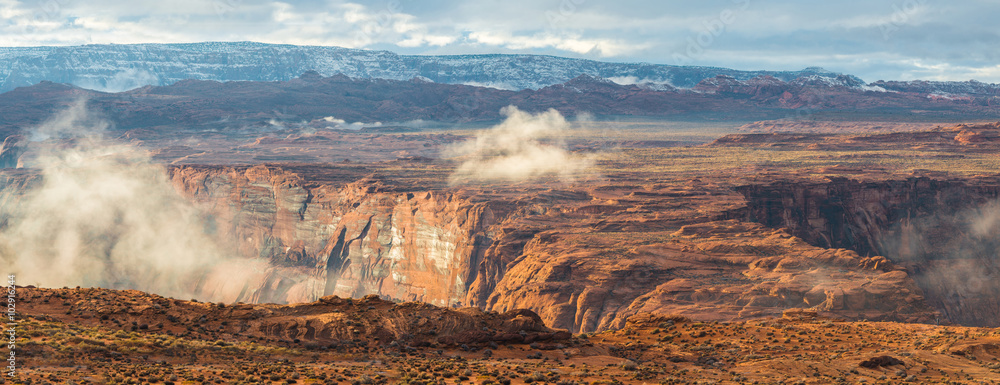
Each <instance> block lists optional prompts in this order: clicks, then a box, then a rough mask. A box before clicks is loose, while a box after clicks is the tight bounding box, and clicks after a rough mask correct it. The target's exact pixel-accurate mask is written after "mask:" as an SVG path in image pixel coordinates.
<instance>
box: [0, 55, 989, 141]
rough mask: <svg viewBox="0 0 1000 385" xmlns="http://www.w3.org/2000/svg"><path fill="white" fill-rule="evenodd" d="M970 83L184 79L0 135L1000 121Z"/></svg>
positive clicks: (23, 92)
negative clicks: (51, 125) (554, 113)
mask: <svg viewBox="0 0 1000 385" xmlns="http://www.w3.org/2000/svg"><path fill="white" fill-rule="evenodd" d="M950 85H951V86H955V87H957V85H956V84H950ZM966 85H967V86H968V87H967V88H953V89H950V90H951V91H952V92H962V93H963V94H962V95H963V96H956V94H941V93H937V92H939V91H937V90H939V89H940V88H939V87H936V86H935V85H934V84H933V83H895V82H882V83H877V84H875V83H873V85H867V84H864V83H862V82H859V81H858V80H857V79H856V78H854V77H851V76H846V75H839V76H835V77H829V76H823V75H809V76H803V77H799V78H796V79H793V80H791V81H784V80H781V79H778V78H776V77H772V76H758V77H754V78H750V79H747V80H739V79H737V78H734V77H731V76H728V75H717V76H715V77H712V78H708V79H704V80H702V81H700V82H698V83H697V84H695V85H694V86H693V87H691V88H688V89H679V88H675V87H670V86H664V85H658V84H641V85H622V84H618V83H615V82H612V81H609V80H607V79H602V78H597V77H593V76H590V75H580V76H577V77H576V78H573V79H570V80H569V81H567V82H564V83H561V84H555V85H551V86H546V87H542V88H539V89H537V90H531V89H525V90H520V91H510V90H501V89H496V88H490V87H476V86H468V85H456V84H442V83H435V82H430V81H426V80H422V79H420V78H416V79H411V80H388V79H357V78H350V77H347V76H344V75H335V76H328V77H325V76H323V75H321V74H319V73H317V72H315V71H308V72H306V73H304V74H302V75H301V76H299V77H296V78H294V79H292V80H288V81H268V82H258V81H243V82H217V81H208V80H182V81H179V82H176V83H173V84H171V85H168V86H145V87H141V88H137V89H134V90H130V91H126V92H119V93H106V92H98V91H93V90H87V89H83V88H80V87H76V86H73V85H67V84H60V83H53V82H49V81H45V82H41V83H39V84H36V85H33V86H29V87H20V88H17V89H15V90H12V91H9V92H6V93H2V94H0V135H10V134H17V133H20V132H21V131H22V130H23V129H24V128H25V127H31V126H33V125H36V124H38V123H41V122H42V120H44V119H46V118H47V117H49V116H50V115H51V114H52V113H53V112H55V111H57V110H59V109H62V108H65V107H66V106H68V105H70V104H72V103H74V102H75V101H77V100H80V99H81V98H82V99H86V100H87V102H88V107H89V108H90V109H91V110H93V111H98V112H100V113H101V114H102V115H103V117H104V118H106V119H108V120H109V121H110V122H112V123H113V127H114V129H116V130H119V131H130V130H131V131H134V132H133V134H135V135H140V136H142V135H172V134H173V133H176V132H179V131H187V132H198V131H210V132H220V131H222V132H225V131H234V132H235V131H246V130H251V131H269V130H277V129H282V128H303V129H324V128H333V129H336V128H344V129H358V128H361V127H363V126H369V127H370V126H377V125H380V124H384V125H395V126H398V127H405V126H407V125H408V124H414V123H413V121H421V120H422V121H424V123H426V121H434V122H490V121H496V120H498V119H500V118H501V116H500V114H499V111H500V109H501V108H503V107H504V106H508V105H515V106H518V107H519V108H521V109H523V110H527V111H543V110H546V109H549V108H554V109H556V110H559V111H561V112H562V113H564V114H565V115H567V116H573V115H577V114H582V113H586V114H592V115H595V116H597V117H616V116H649V117H662V118H670V119H683V120H702V121H721V120H730V121H733V120H738V121H757V120H768V119H813V120H876V121H877V120H891V121H918V122H919V121H934V122H940V121H970V120H1000V108H998V107H997V106H998V105H1000V97H998V96H997V95H996V93H995V91H993V90H992V89H990V88H982V87H980V88H977V87H978V85H976V84H966ZM417 124H419V123H417ZM135 130H138V131H135ZM143 133H144V134H143ZM0 137H3V136H0Z"/></svg>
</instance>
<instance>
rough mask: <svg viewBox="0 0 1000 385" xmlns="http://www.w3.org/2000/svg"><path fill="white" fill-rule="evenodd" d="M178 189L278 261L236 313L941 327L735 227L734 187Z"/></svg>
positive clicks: (881, 263) (823, 253) (179, 176)
mask: <svg viewBox="0 0 1000 385" xmlns="http://www.w3.org/2000/svg"><path fill="white" fill-rule="evenodd" d="M171 177H172V181H173V183H174V185H175V187H176V188H177V189H178V190H179V191H181V192H182V194H183V195H185V196H186V197H188V199H190V200H191V201H192V202H195V204H196V205H197V206H199V208H200V209H201V210H203V211H204V212H205V213H207V215H208V218H207V222H208V228H209V230H210V232H212V233H213V235H214V236H215V237H216V238H217V239H218V240H219V242H230V243H231V245H232V246H231V249H232V250H234V251H235V252H236V253H238V254H239V255H240V256H242V257H244V258H262V259H265V260H267V261H269V262H270V265H271V267H270V268H269V269H267V271H266V272H264V273H262V274H261V276H260V278H259V279H256V280H253V281H248V282H246V283H245V284H244V286H243V287H242V288H240V290H239V291H240V292H241V294H240V295H239V298H234V299H233V300H234V301H236V300H238V301H246V302H309V301H314V300H316V299H318V298H320V297H322V296H325V295H338V296H341V297H354V298H359V297H362V296H365V295H369V294H376V295H380V296H383V297H386V298H392V299H395V300H403V301H423V302H428V303H431V304H436V305H444V306H456V305H461V306H474V307H478V308H481V309H484V310H491V311H497V312H507V311H512V310H515V309H522V308H525V309H530V310H533V311H535V312H536V313H538V314H539V316H540V317H541V319H542V320H544V322H545V323H546V324H547V325H551V326H553V327H557V328H565V329H570V330H572V331H574V332H588V331H595V330H606V329H611V328H619V327H622V326H624V323H625V321H626V320H627V319H628V317H630V316H632V315H635V314H638V313H642V312H651V313H659V314H678V315H684V316H689V317H692V318H697V319H703V320H732V319H746V318H755V317H765V316H780V315H781V313H782V312H783V311H784V310H786V309H789V308H811V309H814V310H818V311H823V312H827V313H830V314H833V315H836V316H838V317H844V318H851V319H862V318H866V319H871V320H901V321H911V322H913V321H932V320H933V319H934V314H933V313H934V312H933V310H932V309H931V308H929V307H927V306H926V304H925V302H924V298H923V296H922V292H921V290H920V288H918V287H917V286H916V285H915V284H914V281H913V280H912V279H911V277H910V276H909V275H908V274H907V273H906V272H905V271H902V270H901V268H899V267H898V266H895V265H893V264H892V263H890V262H889V261H888V260H886V259H885V258H882V257H865V256H861V255H858V254H857V253H855V252H853V251H850V250H844V249H823V248H819V247H816V246H813V245H810V244H808V243H806V242H804V241H803V240H802V239H800V238H797V237H793V236H791V235H789V234H788V233H786V232H784V231H782V230H774V229H768V228H765V227H763V226H760V225H758V224H754V223H745V222H740V221H738V220H721V219H722V217H724V216H725V212H726V210H727V209H734V208H738V207H742V205H743V201H742V199H741V198H740V197H739V196H738V195H736V194H735V193H733V192H732V190H729V189H727V188H724V187H719V186H694V187H684V188H681V189H676V188H673V187H663V186H660V187H657V186H652V185H650V186H645V187H644V186H627V185H626V186H597V187H593V188H591V189H572V190H558V189H551V188H545V187H538V186H535V187H530V186H525V187H523V188H514V189H506V190H505V189H501V190H498V191H493V192H484V191H483V190H476V191H478V192H479V193H481V194H484V195H472V194H470V193H467V192H464V191H463V190H461V189H446V190H433V191H423V192H417V191H410V192H407V191H402V192H400V191H391V190H392V189H390V188H386V187H385V186H382V185H380V183H379V182H378V181H375V180H372V179H361V180H357V181H354V182H350V183H339V184H315V183H313V182H309V181H306V180H304V179H303V178H302V177H300V176H298V175H297V174H295V173H294V172H289V171H283V170H281V169H278V168H268V167H265V166H256V167H252V168H233V167H226V168H222V167H214V168H213V167H208V168H206V167H182V168H175V169H173V170H171ZM650 189H652V190H650ZM209 283H210V284H209V285H206V286H207V287H213V286H212V285H211V282H209Z"/></svg>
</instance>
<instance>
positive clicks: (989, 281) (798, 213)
mask: <svg viewBox="0 0 1000 385" xmlns="http://www.w3.org/2000/svg"><path fill="white" fill-rule="evenodd" d="M738 190H739V191H740V192H741V193H742V194H743V195H744V196H745V197H746V199H747V205H748V208H747V210H748V212H747V218H746V219H749V220H753V221H757V222H760V223H762V224H764V225H766V226H769V227H775V228H778V227H784V228H787V229H788V230H789V231H790V232H791V233H792V234H795V235H797V236H800V237H802V238H803V239H805V240H806V241H808V242H809V243H811V244H814V245H818V246H821V247H839V248H847V249H851V250H856V251H857V252H859V253H861V254H862V255H884V256H886V257H888V258H889V259H891V260H892V261H893V262H895V263H897V264H899V265H901V266H903V267H905V268H906V270H907V271H908V272H909V274H910V275H911V276H912V277H913V279H914V280H915V282H916V283H917V284H918V285H919V286H920V287H921V288H922V289H923V292H924V294H925V296H926V297H927V300H928V303H929V304H930V305H932V306H934V307H935V308H937V309H939V310H940V311H941V313H942V315H943V316H944V317H945V318H946V319H947V320H950V321H952V322H956V323H961V324H964V325H979V326H997V325H1000V283H998V282H1000V281H998V280H997V277H1000V257H998V256H997V254H996V250H997V246H998V245H1000V230H998V228H997V224H998V220H1000V219H998V218H1000V216H998V211H997V207H998V206H997V198H998V196H1000V186H998V183H997V180H995V179H973V180H967V181H961V180H932V179H928V178H913V179H908V180H897V181H885V182H870V183H862V182H857V181H852V180H847V179H835V180H832V181H831V182H830V183H805V184H803V183H776V184H772V185H752V186H744V187H741V188H739V189H738Z"/></svg>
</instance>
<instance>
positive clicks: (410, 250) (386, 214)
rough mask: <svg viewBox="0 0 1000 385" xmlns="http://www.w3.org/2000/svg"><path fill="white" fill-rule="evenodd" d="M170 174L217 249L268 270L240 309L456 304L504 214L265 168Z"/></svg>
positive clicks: (486, 206) (433, 195) (444, 197)
mask: <svg viewBox="0 0 1000 385" xmlns="http://www.w3.org/2000/svg"><path fill="white" fill-rule="evenodd" d="M171 174H172V180H173V183H174V185H175V187H176V188H177V189H178V190H179V191H181V192H182V194H184V195H185V196H187V197H188V198H189V199H191V200H192V201H193V202H195V203H196V204H197V205H198V206H199V208H201V209H202V210H203V211H204V212H206V213H208V214H209V216H210V217H209V218H208V226H209V228H210V230H211V232H213V233H214V235H215V236H216V237H217V238H218V239H219V240H220V242H230V243H233V244H232V247H233V249H234V250H236V251H237V252H238V253H239V254H240V255H241V256H243V257H247V258H254V257H260V258H263V259H266V260H268V261H270V262H271V264H272V265H273V266H275V268H274V269H272V270H271V271H269V272H268V273H267V276H266V277H265V278H264V282H262V283H252V284H248V285H247V287H245V288H244V289H243V293H242V294H241V295H240V298H238V299H237V300H240V301H248V302H308V301H313V300H316V299H318V298H320V297H322V296H325V295H339V296H344V297H355V298H359V297H362V296H365V295H368V294H379V295H383V296H387V297H391V298H394V299H399V300H415V301H423V302H428V303H432V304H436V305H443V306H450V305H455V304H464V303H466V301H467V299H466V295H467V288H468V287H469V285H470V284H472V283H473V282H475V281H476V280H477V278H478V273H479V271H480V266H479V264H480V261H481V260H483V256H484V254H485V253H486V252H487V250H488V249H489V247H490V246H491V245H492V244H493V243H494V241H495V239H496V238H497V237H498V236H499V235H500V233H499V232H498V231H497V230H496V229H495V227H496V225H497V224H498V223H499V222H500V221H502V219H503V217H504V215H505V214H506V212H505V208H504V207H503V205H499V204H491V203H470V202H469V201H467V200H465V199H462V198H460V197H457V196H455V195H453V194H444V193H437V192H423V193H391V192H379V191H378V187H377V186H376V185H374V184H369V183H365V182H364V181H360V182H356V183H352V184H347V185H345V186H342V187H339V188H337V187H330V186H310V187H308V188H307V186H305V182H304V181H303V180H302V179H301V178H300V177H298V176H297V175H295V174H292V173H286V172H282V171H281V170H277V169H269V168H267V167H264V166H256V167H252V168H248V169H236V168H212V169H198V168H178V169H174V170H172V171H171ZM498 208H499V210H498ZM254 285H258V286H259V287H253V286H254Z"/></svg>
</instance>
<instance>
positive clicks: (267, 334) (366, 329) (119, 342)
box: [0, 287, 1000, 384]
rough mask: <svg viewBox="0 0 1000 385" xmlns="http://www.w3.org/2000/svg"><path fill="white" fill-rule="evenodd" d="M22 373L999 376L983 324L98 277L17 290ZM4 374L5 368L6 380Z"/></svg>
mask: <svg viewBox="0 0 1000 385" xmlns="http://www.w3.org/2000/svg"><path fill="white" fill-rule="evenodd" d="M17 291H18V296H19V298H20V299H21V302H20V303H19V307H20V308H21V309H22V311H24V313H25V314H30V315H27V316H25V317H24V318H23V319H21V320H20V322H19V323H18V326H17V327H18V332H19V333H21V335H23V336H24V337H22V338H21V341H20V343H19V349H20V350H19V353H18V354H19V359H20V361H19V362H20V363H21V364H22V365H24V366H22V367H21V368H20V369H19V370H20V372H19V374H18V375H19V377H18V380H17V383H32V384H46V383H60V382H73V383H84V384H128V383H139V382H143V383H149V384H177V383H205V382H209V383H268V384H276V383H282V384H300V383H301V384H318V383H322V384H345V383H351V384H388V383H404V384H418V383H419V384H452V383H455V384H458V383H470V382H475V383H482V382H486V383H494V384H532V383H574V384H582V383H598V384H615V383H634V384H640V383H650V382H658V383H666V384H695V383H705V382H706V381H710V382H712V383H719V384H751V383H758V384H767V383H798V384H828V383H875V384H893V383H904V382H905V383H925V384H931V383H954V384H973V383H975V384H978V383H996V381H998V380H1000V347H998V346H1000V334H998V333H997V331H996V330H992V329H980V328H968V327H954V326H931V325H914V324H899V323H887V322H843V321H840V320H836V319H828V318H824V317H821V316H818V315H817V314H816V313H815V312H809V311H788V312H785V313H784V314H783V315H782V316H780V317H774V318H767V319H759V320H754V321H743V322H698V321H692V320H690V319H688V318H685V317H680V316H663V315H651V314H638V315H635V316H632V317H630V318H629V319H628V321H627V322H626V323H625V324H624V325H623V327H622V328H620V329H618V330H615V331H607V332H602V333H587V334H581V335H577V336H572V337H570V335H569V333H566V332H565V331H553V330H551V329H548V328H546V327H545V326H543V325H541V323H540V322H539V320H538V317H537V316H535V315H534V314H533V313H531V312H528V311H518V312H512V313H504V314H497V313H484V312H482V311H481V310H479V309H475V308H464V309H458V310H449V309H443V308H437V307H434V306H430V305H426V304H418V303H403V304H392V303H389V302H386V301H382V300H379V299H377V298H374V297H365V298H363V299H359V300H351V299H341V298H338V297H332V296H331V297H325V298H323V299H322V300H320V301H318V302H315V303H309V304H299V305H292V306H276V305H247V304H242V303H238V304H230V305H224V304H213V303H200V302H192V301H183V300H176V299H168V298H162V297H158V296H151V295H148V294H145V293H140V292H135V291H113V290H103V289H36V288H25V287H21V288H18V290H17ZM0 381H4V383H6V382H9V380H8V379H0Z"/></svg>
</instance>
